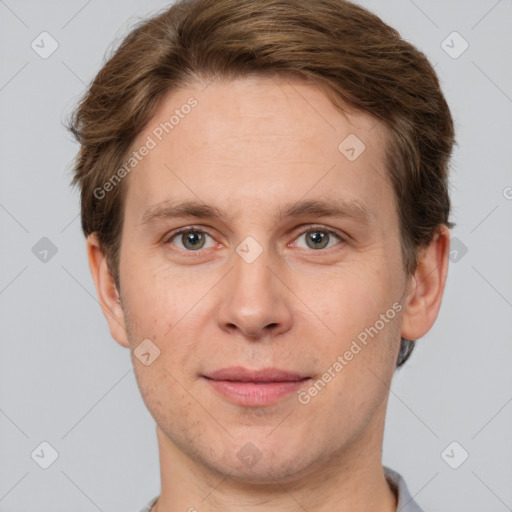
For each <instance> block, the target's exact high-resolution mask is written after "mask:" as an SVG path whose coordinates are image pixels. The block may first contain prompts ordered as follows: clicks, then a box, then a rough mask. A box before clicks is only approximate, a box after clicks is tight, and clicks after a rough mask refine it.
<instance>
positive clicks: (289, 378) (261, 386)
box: [203, 366, 311, 407]
mask: <svg viewBox="0 0 512 512" xmlns="http://www.w3.org/2000/svg"><path fill="white" fill-rule="evenodd" d="M203 378H204V379H205V380H206V382H207V383H208V384H209V385H210V386H211V387H212V388H213V389H214V390H215V391H216V392H217V393H219V394H220V395H222V396H223V397H224V398H227V399H228V400H229V401H231V402H233V403H235V404H237V405H243V406H246V407H262V406H266V405H272V404H275V403H277V402H278V401H279V400H280V399H282V398H284V397H285V396H287V395H290V394H291V393H293V392H296V391H297V390H298V389H300V388H301V387H303V386H304V385H305V384H306V383H307V382H308V381H309V380H310V379H311V378H310V377H309V376H307V375H301V374H299V373H295V372H289V371H286V370H281V369H279V368H264V369H262V370H248V369H246V368H243V367H241V366H236V367H230V368H223V369H221V370H216V371H214V372H210V373H208V374H207V375H203Z"/></svg>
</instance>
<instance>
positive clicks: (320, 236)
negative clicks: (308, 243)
mask: <svg viewBox="0 0 512 512" xmlns="http://www.w3.org/2000/svg"><path fill="white" fill-rule="evenodd" d="M310 233H313V235H312V236H311V237H310V238H311V240H312V241H313V244H315V245H316V244H322V242H324V240H326V239H327V234H326V233H322V232H321V231H310ZM325 245H326V244H325V243H324V244H323V245H322V247H320V248H323V247H325ZM313 249H318V247H313Z"/></svg>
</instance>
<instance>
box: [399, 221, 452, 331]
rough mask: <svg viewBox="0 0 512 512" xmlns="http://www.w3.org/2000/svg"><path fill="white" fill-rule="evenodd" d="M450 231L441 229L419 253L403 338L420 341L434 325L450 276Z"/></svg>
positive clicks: (409, 294)
mask: <svg viewBox="0 0 512 512" xmlns="http://www.w3.org/2000/svg"><path fill="white" fill-rule="evenodd" d="M449 251H450V231H449V229H448V228H447V227H446V226H444V225H443V226H440V227H439V228H438V230H437V231H436V233H435V234H434V237H433V239H432V241H431V242H430V244H429V245H428V246H427V247H425V248H423V249H421V250H420V251H419V253H418V265H417V267H416V270H415V272H414V275H413V276H411V277H410V279H409V287H408V291H407V298H406V300H405V304H406V306H405V311H404V315H403V322H402V338H405V339H408V340H417V339H419V338H421V337H422V336H424V335H425V334H426V333H427V332H428V331H429V330H430V329H431V327H432V325H433V324H434V322H435V320H436V318H437V314H438V313H439V308H440V307H441V299H442V297H443V292H444V287H445V284H446V277H447V274H448V256H449Z"/></svg>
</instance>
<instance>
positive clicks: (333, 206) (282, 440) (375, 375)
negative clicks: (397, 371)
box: [113, 78, 408, 482]
mask: <svg viewBox="0 0 512 512" xmlns="http://www.w3.org/2000/svg"><path fill="white" fill-rule="evenodd" d="M191 97H193V98H194V100H193V101H192V102H191V101H190V98H191ZM187 104H189V105H191V104H194V106H192V107H191V108H183V106H184V105H187ZM176 110H178V111H179V113H180V115H177V117H179V121H177V122H176V119H177V118H176V119H174V124H173V127H172V129H169V125H167V129H168V132H169V133H166V131H165V130H163V129H162V126H165V125H164V124H163V123H165V122H169V119H170V117H171V116H172V115H173V114H174V113H175V111H176ZM158 127H160V130H158ZM156 134H158V135H159V136H160V137H159V136H157V135H156ZM148 137H150V138H151V139H152V140H153V141H154V142H155V143H156V144H155V147H152V148H151V149H150V150H149V152H148V154H147V155H146V156H144V157H143V158H142V160H141V161H140V162H139V163H138V164H137V166H136V168H135V169H134V170H133V171H132V172H131V173H130V175H129V176H128V177H127V178H126V179H127V185H128V189H127V196H126V205H125V220H124V225H123V232H122V244H121V252H120V285H121V307H122V315H121V316H120V323H121V324H122V325H123V326H124V329H125V330H126V332H125V331H124V330H122V329H120V328H119V329H118V328H117V327H114V328H113V334H114V336H115V337H116V339H117V340H118V341H119V342H120V343H121V344H123V345H126V346H129V347H130V349H131V351H132V355H133V364H134V368H135V374H136V377H137V381H138V384H139V387H140V390H141V394H142V397H143V399H144V401H145V403H146V405H147V407H148V409H149V411H150V412H151V414H152V415H153V417H154V419H155V421H156V423H157V425H158V428H159V429H160V431H161V432H162V433H163V434H164V435H165V437H166V438H167V440H168V442H169V446H172V447H173V449H176V450H179V451H180V452H182V453H184V454H186V455H188V456H190V458H191V459H192V460H194V461H196V462H198V463H200V464H201V465H203V466H204V467H207V468H209V469H211V470H213V471H215V472H220V473H221V474H230V475H231V476H232V477H234V478H237V477H238V478H244V479H246V480H248V481H253V482H256V481H259V482H263V481H270V480H272V479H273V478H281V479H284V480H286V479H287V478H292V477H294V476H297V475H300V474H307V473H308V472H309V471H312V470H313V469H314V468H316V467H320V466H321V465H325V464H327V463H328V461H332V460H335V459H339V458H340V457H350V456H351V454H353V453H354V452H355V448H356V447H360V446H363V445H364V446H370V445H371V443H372V439H379V436H380V435H381V434H382V432H381V428H382V423H383V418H384V413H385V407H386V400H387V396H388V387H387V385H388V384H389V382H390V380H391V377H392V374H393V371H394V366H395V361H396V357H397V353H398V348H399V343H400V331H401V327H402V321H403V318H402V316H403V305H404V300H405V298H406V296H407V289H408V280H407V279H406V276H405V274H404V271H403V262H402V257H401V248H400V247H401V246H400V236H399V225H398V216H397V212H396V207H395V202H394V195H393V191H392V188H391V186H390V184H389V182H388V180H387V178H386V171H385V169H384V149H385V146H384V131H383V128H382V126H381V124H380V123H377V122H376V121H375V120H374V119H373V118H371V117H370V116H369V115H367V114H364V113H361V112H355V111H350V110H347V111H346V112H344V113H341V112H340V111H339V110H337V109H336V108H335V107H334V106H333V105H332V104H331V102H330V101H329V100H328V99H327V97H326V96H325V95H324V94H323V93H322V92H321V91H320V90H317V89H316V88H314V87H312V86H311V85H306V84H304V83H300V82H287V81H284V80H278V79H269V78H267V79H261V78H260V79H254V78H253V79H243V80H242V79H241V80H237V81H232V82H224V83H221V82H219V81H215V82H213V83H211V84H210V85H209V86H208V87H207V88H206V89H205V84H199V83H197V84H196V85H191V86H187V87H186V88H184V89H182V90H177V91H173V92H172V93H171V94H169V95H168V96H167V97H166V98H165V101H164V102H163V103H162V104H161V105H160V107H159V110H158V112H157V115H156V116H155V117H154V118H153V119H152V120H151V121H150V122H149V124H148V125H147V127H146V128H145V130H144V131H143V132H142V133H140V134H139V136H138V138H137V140H136V142H135V144H134V148H140V147H141V146H142V145H144V144H147V142H148V141H149V139H148ZM347 137H348V139H347ZM159 138H161V140H159ZM363 144H364V146H363ZM149 145H150V146H153V144H152V143H149ZM185 202H188V203H190V204H189V205H188V208H182V207H181V206H183V203H185ZM192 203H194V204H192ZM180 230H185V231H188V232H185V233H183V232H180ZM143 340H150V341H145V342H144V343H145V344H146V345H141V347H143V348H144V350H143V349H142V348H138V347H139V345H140V344H141V342H143ZM158 351H159V352H158ZM140 352H143V354H145V355H143V357H142V358H140V359H139V357H136V354H139V355H140ZM148 354H149V355H148ZM155 356H157V357H156V358H155ZM141 360H143V361H145V363H147V364H144V363H143V362H141ZM233 367H236V368H239V369H240V367H241V368H242V369H245V370H247V371H248V372H250V371H259V370H263V369H269V368H271V369H274V370H275V369H278V370H282V371H284V372H289V373H291V374H293V375H291V376H290V375H288V376H287V375H284V374H281V375H280V374H278V373H275V372H274V373H272V372H270V373H267V374H265V373H260V374H258V375H253V374H250V373H247V374H244V375H240V374H239V373H231V374H230V373H229V369H231V368H233ZM226 369H227V370H226ZM221 370H226V371H227V372H228V373H227V374H219V373H218V372H219V371H221ZM216 372H217V373H216ZM244 378H245V380H249V381H252V383H251V382H241V381H243V380H244ZM258 379H260V380H259V382H256V381H258ZM279 380H281V381H282V380H284V382H280V383H279V382H277V381H279ZM380 442H381V439H379V441H378V442H375V446H377V445H379V444H380ZM377 449H379V448H377ZM254 461H256V462H254ZM269 473H270V474H271V475H272V477H270V476H269Z"/></svg>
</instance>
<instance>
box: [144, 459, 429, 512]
mask: <svg viewBox="0 0 512 512" xmlns="http://www.w3.org/2000/svg"><path fill="white" fill-rule="evenodd" d="M384 474H385V476H386V480H387V481H388V483H389V485H390V486H391V488H392V489H393V490H394V491H395V492H396V494H397V497H398V506H397V507H396V512H423V511H422V509H421V508H420V507H419V506H418V504H417V503H416V502H415V501H414V500H413V499H412V496H411V493H410V492H409V489H407V485H406V484H405V481H404V479H403V478H402V477H401V476H400V475H399V474H398V473H397V472H396V471H393V470H392V469H389V468H387V467H386V466H384ZM157 499H158V496H157V497H156V498H153V499H152V500H151V501H149V503H148V504H147V505H146V506H145V507H144V508H142V509H140V512H151V507H152V506H153V505H154V504H155V503H156V500H157Z"/></svg>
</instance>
